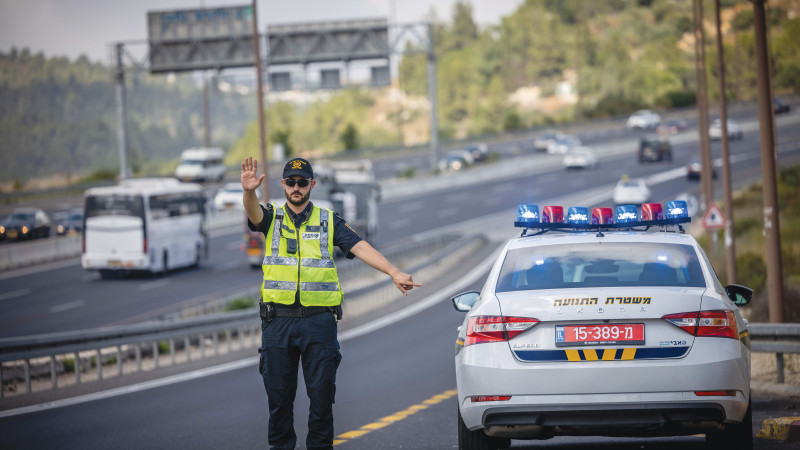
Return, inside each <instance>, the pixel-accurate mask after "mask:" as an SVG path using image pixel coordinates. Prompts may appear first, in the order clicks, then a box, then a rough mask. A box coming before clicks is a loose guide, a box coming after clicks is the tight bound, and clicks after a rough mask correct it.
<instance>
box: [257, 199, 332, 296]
mask: <svg viewBox="0 0 800 450" xmlns="http://www.w3.org/2000/svg"><path fill="white" fill-rule="evenodd" d="M273 211H274V214H273V215H272V223H271V224H270V226H269V231H268V233H267V239H266V242H265V249H264V261H263V262H262V263H261V268H262V269H263V271H264V281H263V283H262V284H261V299H262V301H264V302H274V303H280V304H285V305H291V304H292V303H294V299H295V293H297V292H300V304H301V305H303V306H336V305H340V304H341V303H342V288H341V286H340V285H339V276H338V274H337V273H336V264H335V263H334V261H333V223H332V221H333V212H332V211H331V210H329V209H326V208H319V207H317V206H314V207H313V208H312V211H311V215H310V216H309V217H308V220H307V221H305V222H303V223H302V224H301V225H300V228H299V229H297V228H295V226H294V221H293V220H291V218H290V217H291V216H289V214H288V211H287V210H286V205H284V206H282V207H278V205H277V204H275V203H273ZM291 239H294V240H295V241H296V245H295V248H296V251H295V253H289V252H288V251H287V250H288V248H289V241H290V240H291Z"/></svg>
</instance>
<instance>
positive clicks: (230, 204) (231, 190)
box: [214, 181, 261, 211]
mask: <svg viewBox="0 0 800 450" xmlns="http://www.w3.org/2000/svg"><path fill="white" fill-rule="evenodd" d="M243 194H244V188H242V183H241V182H238V181H236V182H230V183H225V185H224V186H223V187H222V188H221V189H220V190H219V191H217V194H216V195H215V196H214V208H216V210H217V211H223V210H228V209H237V210H242V211H244V204H243V203H242V196H243ZM256 197H258V198H259V199H261V189H256Z"/></svg>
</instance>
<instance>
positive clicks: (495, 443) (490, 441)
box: [456, 408, 511, 450]
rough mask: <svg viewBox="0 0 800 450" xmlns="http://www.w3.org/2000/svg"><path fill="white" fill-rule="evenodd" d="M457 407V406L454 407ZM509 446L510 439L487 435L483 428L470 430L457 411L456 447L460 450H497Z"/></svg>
mask: <svg viewBox="0 0 800 450" xmlns="http://www.w3.org/2000/svg"><path fill="white" fill-rule="evenodd" d="M456 409H458V408H456ZM510 446H511V439H507V438H496V437H491V436H487V435H486V433H484V432H483V430H477V431H470V430H469V428H467V426H466V425H464V420H462V419H461V411H458V448H459V449H460V450H497V449H501V448H508V447H510Z"/></svg>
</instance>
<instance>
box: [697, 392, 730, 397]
mask: <svg viewBox="0 0 800 450" xmlns="http://www.w3.org/2000/svg"><path fill="white" fill-rule="evenodd" d="M694 395H697V396H698V397H712V396H713V397H735V396H736V391H734V390H727V391H694Z"/></svg>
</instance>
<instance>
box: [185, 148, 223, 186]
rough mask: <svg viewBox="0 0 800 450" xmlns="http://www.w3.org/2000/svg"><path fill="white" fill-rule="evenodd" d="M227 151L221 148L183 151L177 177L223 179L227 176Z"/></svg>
mask: <svg viewBox="0 0 800 450" xmlns="http://www.w3.org/2000/svg"><path fill="white" fill-rule="evenodd" d="M223 156H225V153H224V152H223V151H222V149H220V148H190V149H188V150H184V151H183V153H181V162H180V164H178V167H177V168H175V178H177V179H179V180H181V181H209V180H214V181H222V179H223V178H225V165H224V164H223V163H222V158H223Z"/></svg>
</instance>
